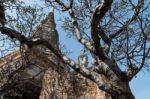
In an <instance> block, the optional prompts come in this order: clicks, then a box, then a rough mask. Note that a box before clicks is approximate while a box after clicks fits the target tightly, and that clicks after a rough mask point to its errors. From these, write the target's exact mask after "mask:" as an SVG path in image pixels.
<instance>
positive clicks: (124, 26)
mask: <svg viewBox="0 0 150 99" xmlns="http://www.w3.org/2000/svg"><path fill="white" fill-rule="evenodd" d="M129 1H130V3H131V4H132V2H131V0H129ZM143 4H144V0H138V4H137V6H134V14H133V16H132V17H131V19H129V20H127V21H126V22H125V23H124V25H123V26H122V27H121V28H120V29H119V30H118V31H116V32H115V33H113V34H111V35H110V37H111V38H112V39H113V38H115V37H116V36H118V35H119V34H121V33H122V32H123V31H124V30H125V28H126V27H127V26H128V25H129V24H130V23H131V22H133V21H134V20H135V19H136V18H137V15H138V14H139V13H140V10H141V8H142V6H143ZM132 5H133V4H132Z"/></svg>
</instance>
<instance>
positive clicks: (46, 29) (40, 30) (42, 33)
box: [31, 8, 60, 63]
mask: <svg viewBox="0 0 150 99" xmlns="http://www.w3.org/2000/svg"><path fill="white" fill-rule="evenodd" d="M31 37H32V38H35V39H36V38H40V39H44V40H46V41H48V42H49V43H50V44H51V45H52V47H53V48H54V49H55V50H56V51H60V50H59V35H58V32H57V30H56V24H55V18H54V8H52V9H51V11H50V13H49V14H48V15H47V17H46V18H45V19H44V20H43V21H42V22H41V24H40V25H39V26H38V27H37V29H36V31H35V32H33V33H32V35H31ZM34 50H39V51H38V52H40V53H41V54H42V55H44V54H45V55H47V57H48V58H49V59H50V60H51V61H53V62H54V63H58V61H57V57H56V55H54V54H53V53H52V52H51V51H50V50H48V48H46V47H45V46H43V45H38V46H35V47H34Z"/></svg>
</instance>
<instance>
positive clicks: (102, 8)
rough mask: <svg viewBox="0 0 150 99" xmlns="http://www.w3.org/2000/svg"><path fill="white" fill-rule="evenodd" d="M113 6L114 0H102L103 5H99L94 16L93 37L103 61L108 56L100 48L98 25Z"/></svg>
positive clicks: (97, 51) (92, 23)
mask: <svg viewBox="0 0 150 99" xmlns="http://www.w3.org/2000/svg"><path fill="white" fill-rule="evenodd" d="M111 4H112V0H102V2H101V4H99V5H98V6H97V7H96V9H95V11H94V13H93V16H92V22H91V36H92V39H93V41H94V46H95V49H96V53H97V54H98V56H99V59H101V60H105V59H106V55H105V52H104V50H103V48H101V46H100V39H99V37H98V32H99V30H98V25H99V23H100V21H101V20H102V18H103V17H104V15H105V14H106V12H107V11H108V10H109V9H110V7H111Z"/></svg>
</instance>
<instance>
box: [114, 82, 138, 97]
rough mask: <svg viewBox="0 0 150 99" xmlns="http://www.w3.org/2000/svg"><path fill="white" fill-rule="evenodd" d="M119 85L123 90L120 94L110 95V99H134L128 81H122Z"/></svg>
mask: <svg viewBox="0 0 150 99" xmlns="http://www.w3.org/2000/svg"><path fill="white" fill-rule="evenodd" d="M121 86H122V88H123V89H124V91H123V92H121V93H120V94H115V95H114V96H112V99H135V97H134V95H133V94H132V92H131V89H130V86H129V83H128V82H122V84H121Z"/></svg>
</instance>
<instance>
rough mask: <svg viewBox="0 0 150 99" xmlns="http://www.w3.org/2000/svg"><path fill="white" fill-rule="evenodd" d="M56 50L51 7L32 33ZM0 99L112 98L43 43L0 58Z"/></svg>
mask: <svg viewBox="0 0 150 99" xmlns="http://www.w3.org/2000/svg"><path fill="white" fill-rule="evenodd" d="M31 38H32V39H40V38H42V39H45V40H47V41H48V42H49V43H50V44H52V46H53V48H55V49H56V50H57V51H59V52H60V50H59V37H58V32H57V30H56V24H55V21H54V12H53V11H51V12H50V13H49V14H48V15H47V17H46V18H45V19H44V20H43V21H42V22H41V24H40V26H38V27H37V29H36V31H34V32H33V33H32V35H31ZM0 78H1V79H0V99H111V98H110V96H109V94H107V93H105V92H103V91H100V90H99V89H98V87H97V85H96V84H95V83H93V82H91V81H90V80H88V79H86V78H84V77H82V76H81V75H79V74H77V73H75V72H73V71H67V69H66V66H65V65H64V64H63V63H62V62H61V61H59V59H58V58H57V57H56V56H55V55H54V54H53V53H52V52H51V51H50V50H48V49H47V48H46V47H45V46H43V45H38V46H34V47H33V48H32V49H25V48H24V45H21V47H20V49H17V50H15V51H14V52H12V53H10V54H8V55H6V56H5V57H2V58H1V59H0Z"/></svg>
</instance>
